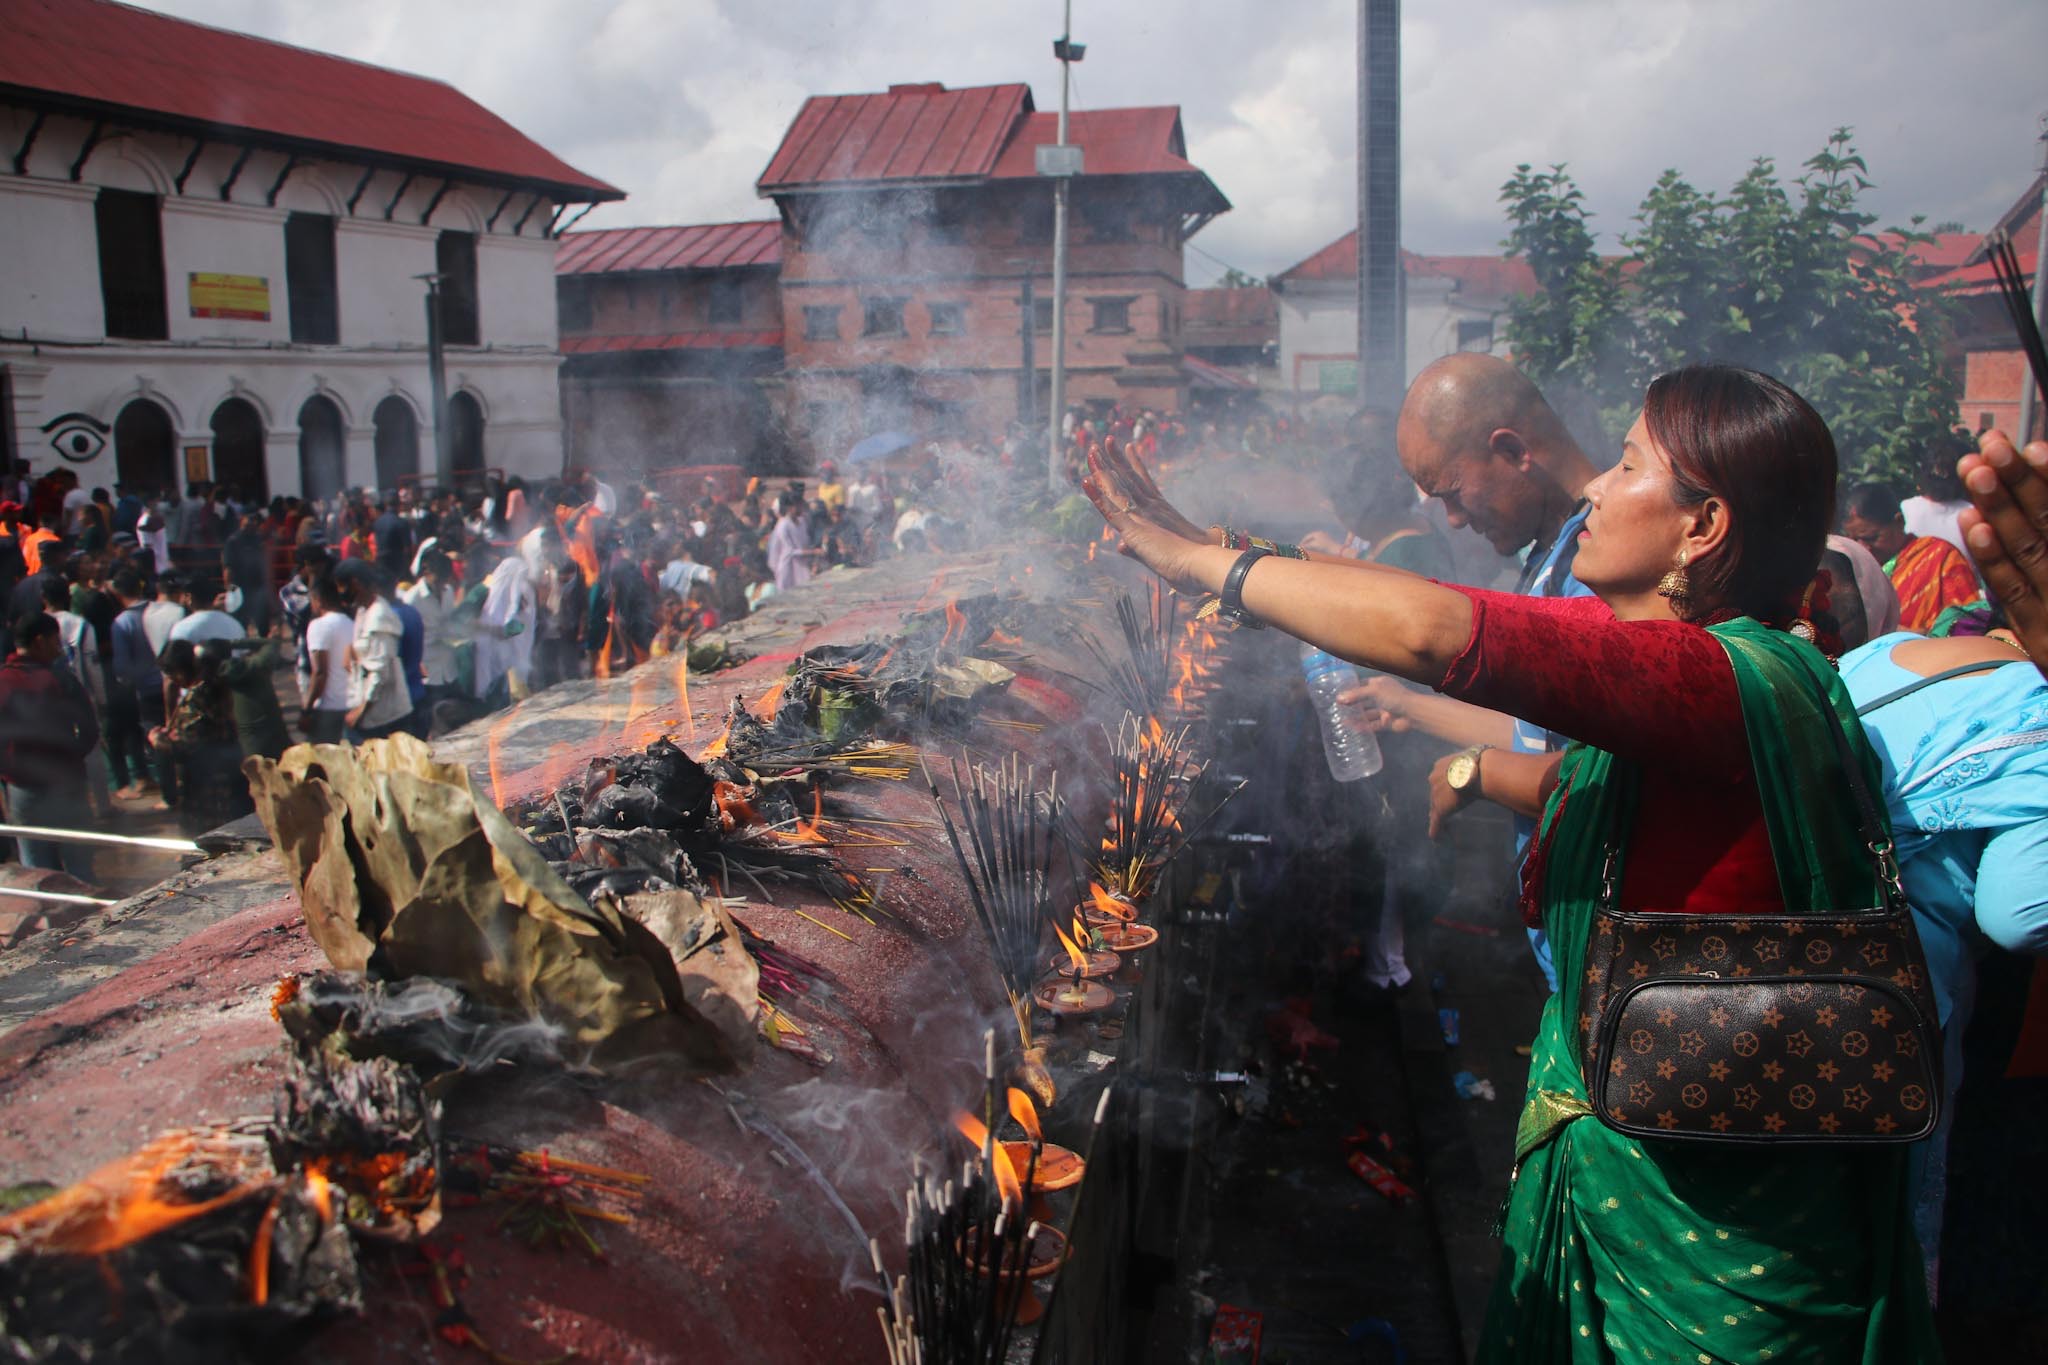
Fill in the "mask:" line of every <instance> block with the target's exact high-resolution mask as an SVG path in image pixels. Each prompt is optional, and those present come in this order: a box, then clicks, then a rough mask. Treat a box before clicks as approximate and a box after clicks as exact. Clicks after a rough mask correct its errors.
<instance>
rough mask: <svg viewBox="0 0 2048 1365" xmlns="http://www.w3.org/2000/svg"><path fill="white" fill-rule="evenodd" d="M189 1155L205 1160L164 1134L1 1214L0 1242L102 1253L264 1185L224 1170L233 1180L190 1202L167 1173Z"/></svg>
mask: <svg viewBox="0 0 2048 1365" xmlns="http://www.w3.org/2000/svg"><path fill="white" fill-rule="evenodd" d="M195 1157H197V1158H199V1159H202V1160H203V1159H205V1153H204V1151H203V1149H202V1145H201V1143H200V1142H199V1141H197V1140H195V1139H194V1138H193V1137H192V1135H191V1134H189V1133H169V1134H166V1135H164V1136H163V1137H160V1138H158V1139H156V1140H155V1141H154V1142H151V1143H149V1144H148V1145H147V1146H145V1147H143V1148H142V1149H141V1150H139V1151H137V1152H135V1153H133V1154H131V1155H129V1156H125V1157H121V1158H119V1159H118V1160H115V1161H112V1162H109V1163H108V1164H107V1165H105V1166H102V1167H100V1168H99V1169H98V1170H96V1171H94V1172H93V1173H92V1174H91V1175H88V1176H87V1177H86V1178H85V1179H83V1180H81V1181H79V1182H78V1183H77V1184H76V1185H73V1186H71V1187H70V1188H68V1189H65V1190H62V1191H60V1192H58V1193H57V1194H54V1195H52V1196H50V1197H49V1198H48V1199H45V1200H43V1201H41V1202H40V1203H37V1204H32V1205H30V1206H29V1207H28V1208H25V1209H23V1210H21V1212H19V1213H15V1214H10V1215H8V1216H7V1217H5V1218H0V1242H12V1241H15V1240H19V1241H21V1242H23V1243H32V1244H33V1245H34V1246H35V1247H36V1248H37V1249H39V1250H42V1251H51V1252H68V1253H70V1254H72V1255H77V1256H99V1255H104V1254H106V1253H107V1252H110V1251H119V1250H120V1249H121V1248H122V1247H125V1246H132V1245H134V1244H135V1243H137V1242H140V1241H142V1240H143V1239H144V1238H146V1237H153V1236H155V1235H156V1234H157V1233H159V1232H162V1231H163V1230H164V1229H166V1228H173V1227H176V1226H177V1225H178V1224H180V1223H184V1222H188V1221H190V1220H191V1219H194V1218H199V1217H203V1216H204V1215H206V1214H209V1213H211V1212H213V1211H214V1210H215V1209H218V1208H223V1207H225V1206H227V1205H229V1204H232V1203H234V1202H235V1201H236V1200H238V1199H242V1198H245V1197H246V1196H248V1195H250V1194H253V1193H255V1192H257V1191H258V1190H261V1189H263V1188H264V1182H263V1181H261V1180H258V1179H250V1178H244V1177H243V1173H242V1172H240V1171H233V1172H227V1173H229V1174H233V1175H235V1176H236V1177H237V1178H236V1180H235V1183H234V1185H233V1186H232V1187H231V1188H230V1189H228V1190H227V1191H226V1192H225V1193H222V1194H218V1195H215V1196H214V1197H213V1198H211V1199H199V1200H189V1199H188V1198H187V1197H186V1195H185V1193H184V1191H183V1190H182V1188H181V1187H180V1186H179V1185H178V1183H177V1182H176V1181H175V1180H174V1179H172V1175H173V1173H174V1172H175V1171H176V1170H177V1169H178V1168H179V1167H180V1166H181V1165H183V1164H184V1163H185V1162H186V1160H187V1159H188V1158H195Z"/></svg>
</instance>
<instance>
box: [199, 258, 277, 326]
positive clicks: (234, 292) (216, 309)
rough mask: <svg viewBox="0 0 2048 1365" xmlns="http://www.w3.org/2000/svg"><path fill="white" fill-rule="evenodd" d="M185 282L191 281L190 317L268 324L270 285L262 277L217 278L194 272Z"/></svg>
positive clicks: (212, 275)
mask: <svg viewBox="0 0 2048 1365" xmlns="http://www.w3.org/2000/svg"><path fill="white" fill-rule="evenodd" d="M187 278H188V279H190V281H191V285H190V293H191V298H192V316H193V317H195V318H237V319H239V320H241V321H243V322H268V321H270V281H269V280H268V279H267V278H265V277H264V276H262V275H216V274H212V273H208V272H205V271H198V270H195V271H193V272H192V273H191V274H190V275H189V276H188V277H187Z"/></svg>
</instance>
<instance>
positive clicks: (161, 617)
mask: <svg viewBox="0 0 2048 1365" xmlns="http://www.w3.org/2000/svg"><path fill="white" fill-rule="evenodd" d="M184 591H185V585H184V583H183V582H182V581H181V580H180V579H179V577H178V575H177V574H176V573H175V572H173V573H167V574H159V575H158V576H157V580H156V600H155V601H154V602H151V603H150V604H149V605H148V606H146V607H144V608H143V609H142V634H143V636H144V638H146V639H147V640H148V641H149V656H150V657H151V658H152V659H154V658H156V657H157V656H158V655H160V654H162V653H163V652H164V646H165V645H167V644H169V643H170V642H171V627H173V626H175V625H177V624H178V622H180V621H182V620H184V619H185V604H184V603H182V602H180V601H179V600H178V599H179V597H180V596H182V595H183V593H184Z"/></svg>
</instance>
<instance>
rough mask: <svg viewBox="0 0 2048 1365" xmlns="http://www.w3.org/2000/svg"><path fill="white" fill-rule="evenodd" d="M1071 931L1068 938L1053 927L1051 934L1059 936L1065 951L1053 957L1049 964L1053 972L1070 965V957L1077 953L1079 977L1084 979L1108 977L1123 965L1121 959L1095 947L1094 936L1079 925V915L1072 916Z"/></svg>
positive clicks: (1082, 925)
mask: <svg viewBox="0 0 2048 1365" xmlns="http://www.w3.org/2000/svg"><path fill="white" fill-rule="evenodd" d="M1073 931H1074V932H1073V937H1072V938H1069V937H1068V936H1067V935H1066V934H1065V933H1063V932H1061V930H1060V927H1059V926H1058V925H1054V926H1053V932H1054V933H1056V934H1059V936H1060V942H1061V944H1062V945H1063V946H1064V947H1065V948H1066V950H1067V951H1066V952H1065V953H1062V954H1061V955H1060V956H1058V957H1055V958H1054V959H1053V960H1052V962H1051V963H1050V964H1049V965H1050V966H1051V968H1052V970H1053V971H1056V972H1057V971H1060V970H1062V969H1063V968H1065V967H1067V966H1069V965H1071V960H1072V956H1073V954H1074V953H1075V952H1079V953H1080V955H1081V958H1082V966H1081V975H1082V977H1084V978H1088V979H1092V978H1095V977H1099V976H1109V975H1111V974H1112V973H1114V972H1115V971H1116V969H1117V968H1118V967H1121V966H1122V965H1123V959H1122V958H1120V957H1118V956H1117V955H1116V954H1115V953H1113V952H1110V951H1109V950H1108V949H1107V948H1098V947H1096V946H1095V944H1094V939H1095V935H1093V934H1091V933H1089V931H1088V928H1087V926H1086V925H1084V924H1082V923H1081V917H1080V916H1079V915H1076V916H1074V923H1073Z"/></svg>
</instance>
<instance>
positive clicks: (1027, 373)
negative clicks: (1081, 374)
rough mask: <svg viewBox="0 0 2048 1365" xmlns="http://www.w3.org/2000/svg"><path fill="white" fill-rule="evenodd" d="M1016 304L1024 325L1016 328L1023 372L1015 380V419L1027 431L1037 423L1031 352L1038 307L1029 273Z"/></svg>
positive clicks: (1035, 361) (1035, 367)
mask: <svg viewBox="0 0 2048 1365" xmlns="http://www.w3.org/2000/svg"><path fill="white" fill-rule="evenodd" d="M1017 304H1018V307H1020V308H1022V309H1023V310H1024V325H1023V326H1022V327H1020V328H1019V329H1018V330H1019V331H1020V332H1022V333H1023V343H1024V359H1023V365H1024V373H1023V376H1022V377H1021V378H1019V379H1018V381H1017V420H1018V422H1020V423H1021V424H1022V425H1023V426H1024V429H1025V430H1027V431H1028V430H1030V429H1031V428H1032V427H1035V426H1037V425H1038V357H1037V356H1036V355H1034V354H1033V351H1034V349H1035V346H1034V343H1035V342H1036V341H1037V339H1038V338H1037V337H1036V336H1034V335H1033V333H1034V332H1035V331H1036V330H1037V327H1038V309H1037V308H1036V307H1034V306H1033V304H1032V293H1031V276H1029V275H1026V276H1025V277H1024V292H1023V294H1022V295H1021V296H1020V297H1019V299H1018V300H1017Z"/></svg>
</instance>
